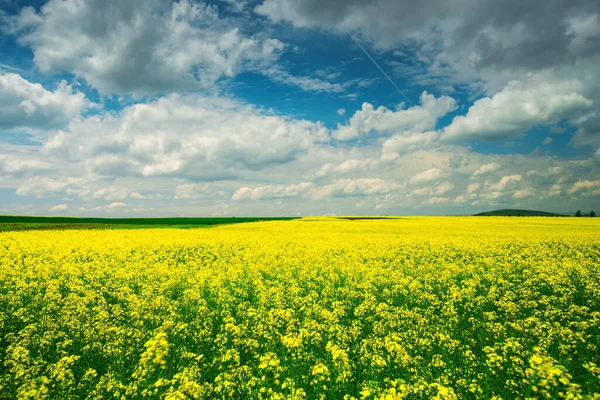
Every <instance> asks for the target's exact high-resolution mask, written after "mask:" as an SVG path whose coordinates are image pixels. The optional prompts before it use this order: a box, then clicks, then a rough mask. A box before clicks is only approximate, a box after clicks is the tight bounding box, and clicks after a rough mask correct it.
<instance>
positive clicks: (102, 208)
mask: <svg viewBox="0 0 600 400" xmlns="http://www.w3.org/2000/svg"><path fill="white" fill-rule="evenodd" d="M125 207H127V203H123V202H120V201H119V202H113V203H110V204H107V205H104V206H96V207H89V208H88V207H81V211H83V212H90V211H91V212H94V211H100V212H111V211H117V210H122V209H124V208H125Z"/></svg>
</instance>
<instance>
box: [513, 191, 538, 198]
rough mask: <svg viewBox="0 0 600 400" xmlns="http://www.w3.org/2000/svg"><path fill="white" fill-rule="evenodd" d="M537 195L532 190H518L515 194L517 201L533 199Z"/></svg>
mask: <svg viewBox="0 0 600 400" xmlns="http://www.w3.org/2000/svg"><path fill="white" fill-rule="evenodd" d="M534 194H535V191H534V190H533V189H532V188H525V189H518V190H515V192H514V193H513V197H514V198H515V199H523V198H525V197H531V196H533V195H534Z"/></svg>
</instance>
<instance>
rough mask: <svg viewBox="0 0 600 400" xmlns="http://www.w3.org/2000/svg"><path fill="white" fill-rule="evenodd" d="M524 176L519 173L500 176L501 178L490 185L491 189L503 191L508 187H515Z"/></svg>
mask: <svg viewBox="0 0 600 400" xmlns="http://www.w3.org/2000/svg"><path fill="white" fill-rule="evenodd" d="M522 181H523V177H522V176H521V175H519V174H514V175H506V176H503V177H502V178H500V180H499V181H498V182H496V183H494V184H493V185H491V186H490V189H491V190H493V191H494V192H503V191H504V190H506V189H507V188H510V187H513V186H514V185H515V184H516V183H519V182H522Z"/></svg>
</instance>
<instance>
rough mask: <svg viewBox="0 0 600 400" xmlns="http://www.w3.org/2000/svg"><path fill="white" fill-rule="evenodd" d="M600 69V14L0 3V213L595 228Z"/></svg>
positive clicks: (301, 2)
mask: <svg viewBox="0 0 600 400" xmlns="http://www.w3.org/2000/svg"><path fill="white" fill-rule="evenodd" d="M515 7H518V8H519V9H518V12H516V11H515V10H516V8H515ZM359 44H360V46H362V47H363V48H364V50H363V49H361V47H360V46H359ZM370 57H371V58H372V59H373V60H375V62H376V63H377V64H378V65H379V66H380V67H381V69H383V71H384V72H385V73H386V74H387V75H388V76H389V77H390V78H391V79H392V81H393V83H392V82H390V81H389V80H388V79H387V77H386V76H385V75H384V73H382V72H381V71H380V69H379V68H378V67H377V66H376V65H375V63H374V62H373V61H372V60H371V59H370ZM599 62H600V10H599V9H598V5H597V2H594V1H579V2H569V3H567V2H562V1H551V2H541V1H531V2H527V3H526V4H520V3H519V4H518V5H517V4H514V3H513V2H511V1H508V0H502V1H487V0H484V1H471V0H461V1H458V2H453V3H452V4H448V3H447V2H442V1H436V0H427V1H425V2H423V3H422V4H421V3H420V4H418V5H415V4H412V3H410V2H403V1H392V0H380V1H378V2H371V1H360V0H353V1H339V0H324V1H320V2H314V1H312V0H297V1H292V0H258V1H233V0H216V1H210V2H201V1H192V0H179V1H165V0H148V1H142V0H134V1H129V2H119V1H116V0H115V1H112V0H109V1H105V0H102V1H100V0H88V1H79V0H77V1H76V0H61V1H58V0H50V1H24V0H22V1H6V0H4V1H3V0H0V198H1V200H0V213H6V214H8V213H10V214H32V215H98V216H123V215H134V216H146V215H149V216H163V215H169V216H171V215H172V216H176V215H189V216H192V215H193V216H197V215H314V214H417V215H418V214H434V215H446V214H469V213H473V212H477V211H481V210H488V209H495V208H533V209H543V210H548V211H557V212H574V211H575V210H577V209H582V210H589V209H600V174H599V173H598V172H599V167H600V108H599V106H598V104H600V83H599V82H600V79H598V78H600V76H599V72H598V68H597V65H599ZM394 85H395V86H397V87H398V88H399V89H400V90H397V88H396V87H395V86H394ZM405 96H406V97H405Z"/></svg>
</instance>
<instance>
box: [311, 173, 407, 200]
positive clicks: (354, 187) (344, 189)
mask: <svg viewBox="0 0 600 400" xmlns="http://www.w3.org/2000/svg"><path fill="white" fill-rule="evenodd" d="M402 188H403V185H401V184H399V183H397V182H395V181H392V180H385V179H380V178H359V179H339V180H337V181H335V182H334V183H330V184H328V185H324V186H320V187H317V188H314V189H313V190H312V191H311V193H310V196H311V197H312V198H313V199H325V198H328V197H351V196H366V195H382V194H388V193H391V192H394V191H398V190H400V189H402Z"/></svg>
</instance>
